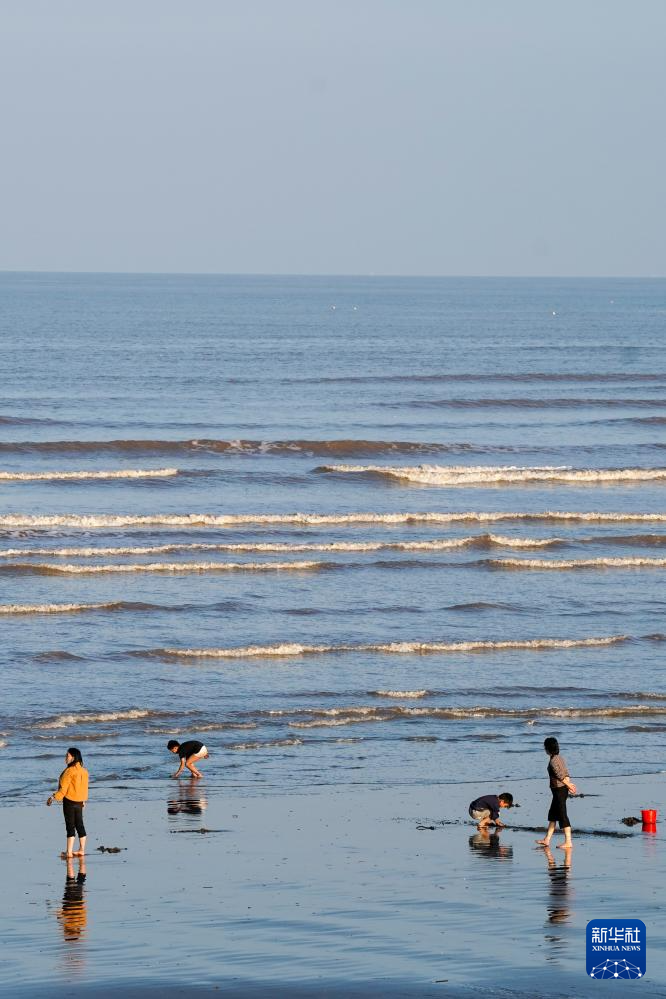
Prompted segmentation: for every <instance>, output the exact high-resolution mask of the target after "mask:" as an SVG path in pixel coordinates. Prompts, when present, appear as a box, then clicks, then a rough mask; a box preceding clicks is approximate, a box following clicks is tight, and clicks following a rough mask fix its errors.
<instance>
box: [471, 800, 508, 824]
mask: <svg viewBox="0 0 666 999" xmlns="http://www.w3.org/2000/svg"><path fill="white" fill-rule="evenodd" d="M500 808H513V795H512V794H509V792H508V791H502V793H501V794H484V795H482V796H481V797H480V798H475V799H474V801H472V802H470V806H469V815H470V818H472V819H474V821H475V822H477V823H478V825H477V829H485V828H486V827H487V826H496V827H497V828H498V829H502V828H503V826H504V823H503V822H500V817H499V813H500Z"/></svg>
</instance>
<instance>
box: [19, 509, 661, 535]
mask: <svg viewBox="0 0 666 999" xmlns="http://www.w3.org/2000/svg"><path fill="white" fill-rule="evenodd" d="M523 520H524V521H535V522H538V521H562V522H565V523H566V522H571V523H577V522H580V523H600V524H603V523H664V522H666V513H606V512H589V513H588V512H585V511H566V510H544V511H541V512H536V513H530V512H527V511H502V510H498V511H489V512H484V511H476V510H467V511H462V512H459V513H456V512H440V511H432V512H421V513H419V512H414V513H411V512H407V513H373V512H368V513H266V514H262V513H247V514H243V513H239V514H213V513H187V514H160V513H152V514H142V515H133V514H73V513H72V514H29V513H8V514H2V515H0V528H9V529H11V528H32V529H49V528H54V527H72V528H77V529H83V530H93V529H97V528H101V529H106V528H111V529H113V528H123V527H173V528H187V527H195V528H199V527H239V526H245V525H253V524H259V525H272V524H285V525H287V524H296V525H301V524H302V525H305V526H310V527H320V526H329V525H331V526H345V525H349V526H354V525H357V524H378V525H386V526H393V525H395V524H456V523H465V522H473V523H499V522H501V521H523Z"/></svg>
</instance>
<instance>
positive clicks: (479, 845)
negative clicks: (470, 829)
mask: <svg viewBox="0 0 666 999" xmlns="http://www.w3.org/2000/svg"><path fill="white" fill-rule="evenodd" d="M469 848H470V850H471V851H472V853H476V854H477V855H478V856H482V857H487V858H488V859H489V860H511V859H512V857H513V847H512V846H505V845H504V844H503V843H501V842H500V836H499V833H498V832H493V833H491V832H488V830H486V829H480V830H479V832H477V833H474V835H473V836H470V838H469Z"/></svg>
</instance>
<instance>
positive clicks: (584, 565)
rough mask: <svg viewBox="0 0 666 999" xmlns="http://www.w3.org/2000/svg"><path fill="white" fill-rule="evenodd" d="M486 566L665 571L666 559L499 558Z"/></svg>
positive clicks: (498, 567)
mask: <svg viewBox="0 0 666 999" xmlns="http://www.w3.org/2000/svg"><path fill="white" fill-rule="evenodd" d="M486 564H487V565H489V566H492V568H493V569H632V568H636V569H640V568H650V569H663V568H665V567H666V558H639V557H635V558H634V557H630V556H628V557H626V558H580V559H541V558H522V559H521V558H515V559H514V558H498V559H488V560H487V562H486Z"/></svg>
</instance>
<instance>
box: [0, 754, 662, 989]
mask: <svg viewBox="0 0 666 999" xmlns="http://www.w3.org/2000/svg"><path fill="white" fill-rule="evenodd" d="M210 769H211V773H210V775H209V776H208V777H206V778H204V779H203V780H202V781H197V782H193V781H191V780H188V779H185V780H182V781H180V782H175V781H172V782H170V781H168V780H166V779H165V780H163V781H161V782H160V781H158V780H155V781H154V782H153V786H152V787H151V792H152V794H153V796H155V797H156V800H151V801H142V800H141V799H140V798H139V796H138V794H137V787H136V786H134V787H133V786H132V784H131V783H128V784H127V785H126V786H125V789H124V790H122V791H121V790H117V791H115V792H113V793H115V795H116V796H117V800H110V801H105V802H98V803H92V804H91V805H90V806H89V808H88V809H87V815H86V820H87V823H88V826H89V832H90V837H89V852H88V857H87V858H86V860H85V864H84V873H85V878H82V877H81V876H80V874H81V871H80V862H79V861H78V860H76V859H75V860H74V862H73V870H71V869H70V872H69V877H68V872H67V865H66V864H65V863H64V862H63V861H61V860H60V859H59V858H58V850H59V849H60V846H61V839H62V829H61V821H62V820H61V815H60V814H59V809H58V810H57V811H56V810H55V809H52V810H47V809H46V808H41V809H40V808H38V807H36V806H34V807H31V806H21V807H11V808H5V809H3V810H2V812H1V813H0V822H1V823H2V831H3V844H4V851H5V857H4V859H5V863H4V865H3V867H4V871H5V874H4V880H3V896H4V900H5V904H4V906H3V914H2V922H1V924H0V929H1V933H0V935H1V936H2V939H3V940H4V941H5V948H4V971H3V977H2V983H1V985H0V995H2V996H8V997H9V996H16V997H24V999H28V997H32V996H41V995H49V996H53V997H56V999H60V997H63V999H64V997H66V996H86V997H88V996H89V997H92V996H95V997H106V996H108V997H109V999H111V997H115V996H120V995H121V994H122V995H123V996H153V995H154V996H157V995H160V996H171V995H174V996H175V995H176V994H178V995H185V996H189V995H192V996H194V995H197V996H199V995H227V996H244V997H253V996H257V997H262V999H263V997H269V996H285V997H286V996H295V997H306V996H341V997H342V996H356V995H358V996H365V995H368V996H371V995H385V996H396V997H397V996H410V997H411V996H414V997H417V996H449V997H466V996H470V997H471V996H476V995H481V994H484V995H491V996H503V997H514V996H515V997H520V999H523V997H524V999H527V997H533V996H536V995H538V996H558V997H559V996H572V997H573V996H587V995H588V994H589V995H592V994H593V993H594V994H595V995H596V993H597V991H598V988H599V986H598V985H597V984H596V983H588V981H587V980H586V975H585V925H586V923H587V921H588V920H589V919H591V918H593V917H600V918H613V917H617V918H625V917H638V918H641V919H643V920H644V921H645V922H646V924H647V927H648V951H647V975H646V978H645V979H644V980H643V981H642V983H641V985H640V988H641V994H642V995H644V996H660V995H665V994H666V984H665V983H666V976H665V975H664V971H665V970H666V939H665V937H664V933H663V930H660V925H661V926H663V915H662V914H663V891H662V886H663V883H664V874H665V866H666V865H665V862H664V853H663V834H662V832H661V828H660V827H659V826H658V827H657V831H656V832H655V833H653V834H649V833H644V832H643V831H642V829H641V826H637V827H635V828H634V829H628V828H627V827H626V826H624V825H622V823H621V822H620V821H619V819H620V818H621V817H622V816H624V815H634V814H637V813H638V814H640V810H639V809H640V806H641V803H643V804H644V803H645V802H646V801H648V800H649V801H650V802H652V803H654V802H659V801H660V800H661V799H662V798H663V794H664V789H665V787H666V782H665V780H664V777H663V776H653V777H650V778H642V779H638V778H632V779H630V780H628V779H622V778H618V779H614V780H611V779H608V778H603V779H584V780H580V781H579V783H580V785H581V789H582V790H583V791H584V792H586V793H587V794H588V795H589V797H586V798H583V799H579V800H576V801H573V802H572V803H571V805H570V813H571V815H572V819H573V823H574V829H575V830H576V829H577V828H581V829H587V830H590V831H592V830H595V831H597V832H604V831H605V832H609V833H614V834H618V833H619V834H620V835H619V836H617V835H609V836H592V835H585V834H580V835H578V834H576V832H575V834H574V835H575V848H574V850H573V851H572V853H571V856H570V857H567V855H566V854H565V853H564V851H562V850H560V849H557V848H553V849H552V851H551V852H547V851H544V850H542V849H539V848H535V843H534V840H535V835H534V833H532V832H523V831H520V830H518V829H513V830H512V829H510V828H508V829H506V830H504V831H502V832H501V833H500V835H499V836H493V835H489V836H487V835H482V834H479V833H477V831H476V828H475V827H474V825H473V824H472V823H471V822H468V821H467V820H466V818H465V816H466V807H467V804H468V801H469V799H470V798H471V797H472V796H473V795H475V794H476V793H478V792H479V791H483V790H485V789H486V788H485V786H484V784H483V782H481V783H480V784H478V785H477V784H475V785H471V786H470V785H468V784H457V785H456V784H451V785H449V784H446V783H441V784H439V785H436V786H432V787H429V788H427V789H424V788H419V789H414V788H401V787H396V788H394V789H383V790H369V789H367V788H364V789H360V790H344V791H343V790H340V791H332V790H330V789H326V790H322V791H321V792H319V793H317V789H313V793H311V794H303V793H291V794H289V793H287V794H282V795H271V794H269V795H262V796H256V797H247V796H238V795H236V794H234V793H233V792H230V791H229V790H228V789H225V787H224V786H223V782H222V781H221V780H220V778H219V775H216V774H215V773H214V772H213V768H210ZM507 783H508V784H510V786H511V787H512V789H513V791H514V793H515V795H516V800H517V801H518V802H519V803H520V805H521V807H520V808H519V809H514V810H513V811H511V812H508V813H506V815H507V819H506V821H508V822H509V823H512V824H514V825H515V826H521V825H524V826H531V825H537V826H538V825H541V824H542V822H543V818H544V815H545V811H546V808H547V803H548V794H547V789H546V788H545V787H544V782H543V781H533V780H527V781H519V782H507ZM160 790H162V791H163V795H162V799H161V800H159V798H158V797H157V794H158V792H159V791H160ZM490 790H492V788H490ZM502 814H503V816H504V814H505V813H502ZM456 819H460V824H448V823H450V822H452V821H454V820H456ZM442 821H444V822H446V823H447V824H441V823H442ZM418 826H422V827H425V828H421V829H419V828H417V827H418ZM430 826H434V828H429V827H430ZM202 828H204V829H207V830H210V831H209V832H206V833H201V832H199V831H198V830H201V829H202ZM556 841H561V837H560V836H559V834H558V835H557V836H556V839H555V840H554V842H556ZM102 845H104V846H107V847H109V846H110V847H121V848H122V850H121V852H120V853H117V854H116V853H106V852H100V851H99V850H98V849H97V847H99V846H102ZM618 986H619V987H618ZM630 987H632V986H629V985H621V984H620V983H614V986H613V988H614V991H615V992H616V993H618V994H620V995H624V994H627V993H628V990H629V988H630ZM633 987H634V988H635V986H633Z"/></svg>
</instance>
